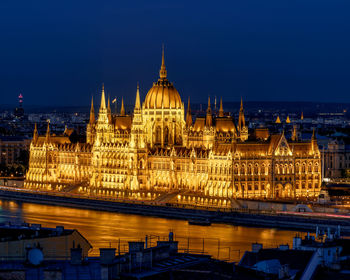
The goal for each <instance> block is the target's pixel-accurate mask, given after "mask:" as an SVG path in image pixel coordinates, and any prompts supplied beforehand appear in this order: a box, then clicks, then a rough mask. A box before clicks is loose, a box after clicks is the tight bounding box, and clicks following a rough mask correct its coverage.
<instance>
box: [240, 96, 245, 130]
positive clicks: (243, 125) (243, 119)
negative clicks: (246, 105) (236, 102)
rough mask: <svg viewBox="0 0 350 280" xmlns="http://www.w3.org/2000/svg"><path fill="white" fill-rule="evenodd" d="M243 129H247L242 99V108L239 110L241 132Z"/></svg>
mask: <svg viewBox="0 0 350 280" xmlns="http://www.w3.org/2000/svg"><path fill="white" fill-rule="evenodd" d="M243 127H245V117H244V110H243V98H242V97H241V108H240V109H239V116H238V128H239V131H241V130H242V128H243Z"/></svg>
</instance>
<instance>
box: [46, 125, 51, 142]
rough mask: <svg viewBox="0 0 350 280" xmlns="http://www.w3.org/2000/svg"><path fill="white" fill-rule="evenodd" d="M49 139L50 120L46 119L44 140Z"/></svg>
mask: <svg viewBox="0 0 350 280" xmlns="http://www.w3.org/2000/svg"><path fill="white" fill-rule="evenodd" d="M49 141H50V120H47V129H46V142H49Z"/></svg>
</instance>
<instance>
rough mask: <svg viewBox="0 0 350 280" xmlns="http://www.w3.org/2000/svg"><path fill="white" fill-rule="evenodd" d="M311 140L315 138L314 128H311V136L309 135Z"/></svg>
mask: <svg viewBox="0 0 350 280" xmlns="http://www.w3.org/2000/svg"><path fill="white" fill-rule="evenodd" d="M311 140H316V132H315V128H313V129H312V136H311Z"/></svg>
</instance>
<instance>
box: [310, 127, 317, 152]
mask: <svg viewBox="0 0 350 280" xmlns="http://www.w3.org/2000/svg"><path fill="white" fill-rule="evenodd" d="M311 150H312V152H316V151H317V150H318V146H317V139H316V132H315V129H313V130H312V136H311Z"/></svg>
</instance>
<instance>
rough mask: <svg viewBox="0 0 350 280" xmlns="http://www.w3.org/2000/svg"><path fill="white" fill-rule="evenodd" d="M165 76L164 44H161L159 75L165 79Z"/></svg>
mask: <svg viewBox="0 0 350 280" xmlns="http://www.w3.org/2000/svg"><path fill="white" fill-rule="evenodd" d="M166 76H167V71H166V67H165V59H164V46H163V49H162V65H161V67H160V71H159V77H160V78H161V79H166Z"/></svg>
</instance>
